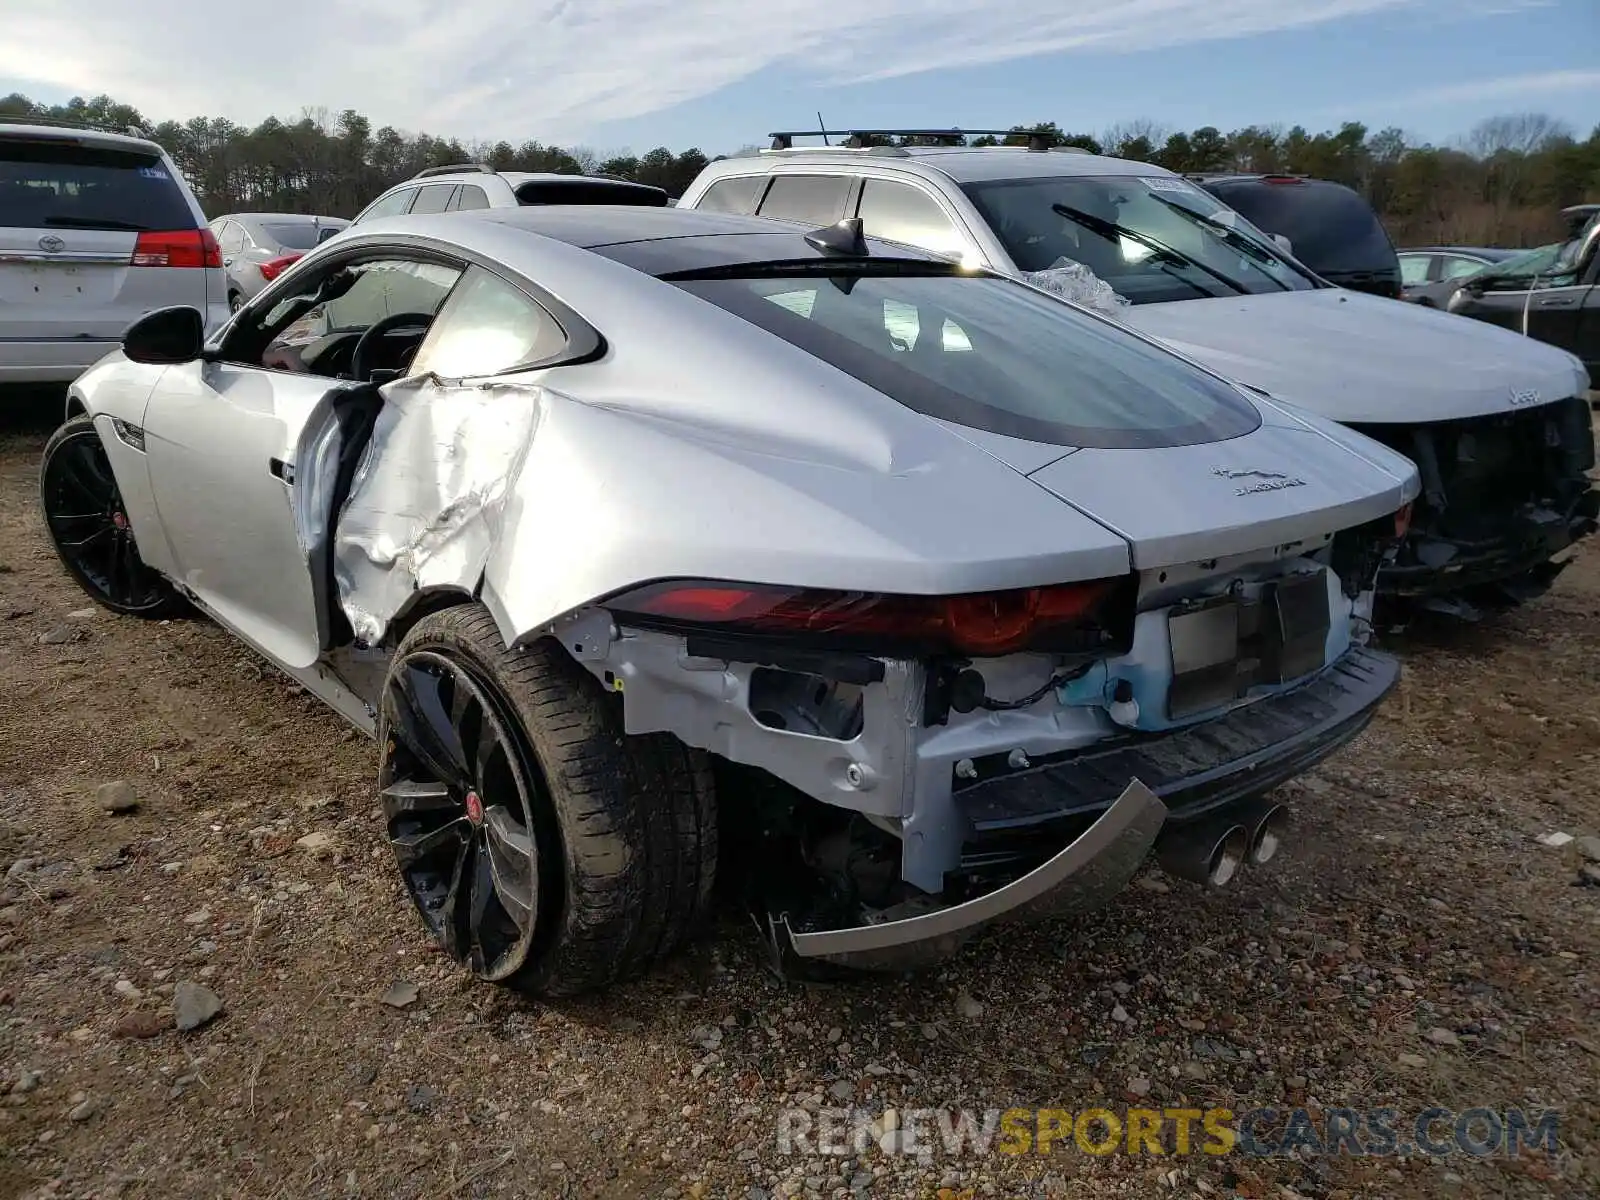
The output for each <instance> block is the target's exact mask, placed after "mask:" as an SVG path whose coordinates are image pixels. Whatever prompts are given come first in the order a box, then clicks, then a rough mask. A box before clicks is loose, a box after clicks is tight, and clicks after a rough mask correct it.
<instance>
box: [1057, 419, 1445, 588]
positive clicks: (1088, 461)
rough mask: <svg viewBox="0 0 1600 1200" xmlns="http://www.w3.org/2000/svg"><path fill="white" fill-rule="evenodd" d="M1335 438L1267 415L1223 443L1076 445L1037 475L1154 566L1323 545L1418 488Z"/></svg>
mask: <svg viewBox="0 0 1600 1200" xmlns="http://www.w3.org/2000/svg"><path fill="white" fill-rule="evenodd" d="M1330 448H1331V447H1330V446H1329V443H1328V440H1327V439H1326V438H1325V437H1324V436H1323V435H1322V434H1320V433H1318V432H1316V431H1315V430H1313V429H1311V428H1308V427H1295V426H1293V425H1290V424H1288V423H1281V424H1279V423H1264V424H1262V425H1261V426H1260V427H1259V428H1258V429H1256V430H1255V432H1253V433H1249V434H1246V435H1245V436H1243V437H1238V438H1232V439H1230V440H1228V441H1224V442H1210V443H1206V444H1202V445H1195V446H1171V447H1157V448H1150V449H1142V450H1137V451H1130V450H1102V449H1082V450H1075V451H1073V452H1072V453H1070V454H1068V455H1066V456H1065V457H1062V458H1058V459H1056V460H1055V461H1054V462H1051V463H1049V464H1047V465H1045V466H1042V467H1039V468H1038V469H1036V470H1033V471H1031V472H1029V475H1028V477H1029V478H1030V479H1032V480H1033V481H1034V482H1035V483H1037V484H1039V485H1040V486H1041V487H1043V488H1045V489H1046V490H1048V491H1049V492H1051V493H1052V494H1054V495H1055V496H1057V497H1059V498H1060V499H1061V500H1063V501H1065V502H1066V503H1068V504H1070V505H1072V507H1074V508H1076V509H1078V510H1079V511H1080V512H1082V513H1083V514H1084V515H1085V516H1088V517H1092V518H1093V519H1094V520H1095V521H1097V522H1099V523H1100V524H1101V525H1104V526H1105V527H1106V528H1108V529H1111V530H1112V531H1113V532H1115V533H1117V534H1119V535H1120V536H1121V537H1123V538H1124V539H1125V540H1126V541H1127V542H1128V545H1129V547H1130V550H1131V553H1132V557H1133V563H1134V566H1135V568H1137V569H1140V570H1145V569H1150V568H1159V567H1166V566H1172V565H1175V564H1179V563H1191V562H1195V561H1199V560H1204V559H1215V558H1224V557H1228V556H1232V555H1238V554H1246V553H1249V552H1252V551H1256V550H1265V549H1268V548H1271V547H1276V546H1282V545H1284V544H1287V543H1293V542H1313V541H1314V542H1316V543H1318V544H1321V543H1323V542H1325V541H1327V540H1328V539H1330V538H1331V536H1332V535H1333V534H1334V533H1336V532H1337V531H1338V530H1340V529H1345V528H1348V527H1350V526H1354V525H1360V524H1363V523H1365V522H1367V521H1372V520H1376V519H1378V518H1381V517H1383V516H1385V515H1386V514H1389V513H1393V512H1395V511H1397V510H1398V509H1400V508H1401V507H1403V506H1404V505H1405V503H1406V502H1407V500H1408V499H1410V496H1411V495H1412V494H1414V493H1415V490H1416V483H1415V475H1414V473H1413V475H1412V476H1411V478H1410V479H1406V478H1403V477H1398V476H1396V475H1394V474H1391V473H1390V472H1389V471H1387V470H1385V469H1383V468H1382V467H1381V466H1379V465H1378V464H1377V463H1374V462H1371V461H1368V460H1367V459H1365V458H1362V457H1358V456H1357V455H1354V454H1349V455H1339V454H1330V453H1329V452H1328V451H1329V450H1330ZM1311 548H1315V547H1311Z"/></svg>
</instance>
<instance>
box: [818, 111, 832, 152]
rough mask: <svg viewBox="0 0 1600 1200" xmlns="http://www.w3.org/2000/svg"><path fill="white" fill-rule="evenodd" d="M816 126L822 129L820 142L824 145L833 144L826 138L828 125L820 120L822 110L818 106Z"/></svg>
mask: <svg viewBox="0 0 1600 1200" xmlns="http://www.w3.org/2000/svg"><path fill="white" fill-rule="evenodd" d="M817 128H818V129H820V130H822V144H823V145H824V146H831V145H833V143H832V142H830V141H829V140H828V126H827V125H826V124H825V123H824V122H823V120H822V110H821V109H820V108H819V109H818V110H817Z"/></svg>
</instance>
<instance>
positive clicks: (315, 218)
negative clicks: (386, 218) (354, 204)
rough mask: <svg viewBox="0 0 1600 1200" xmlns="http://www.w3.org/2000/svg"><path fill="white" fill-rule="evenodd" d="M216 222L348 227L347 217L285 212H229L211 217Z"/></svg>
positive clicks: (348, 220)
mask: <svg viewBox="0 0 1600 1200" xmlns="http://www.w3.org/2000/svg"><path fill="white" fill-rule="evenodd" d="M212 219H213V220H216V221H276V222H279V223H281V224H299V223H305V224H317V225H333V224H340V225H348V224H349V223H350V219H349V218H348V217H324V216H321V215H320V214H318V213H285V212H231V213H223V214H222V215H221V216H220V217H213V218H212Z"/></svg>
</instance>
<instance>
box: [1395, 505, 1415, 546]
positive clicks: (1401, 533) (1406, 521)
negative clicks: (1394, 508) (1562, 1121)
mask: <svg viewBox="0 0 1600 1200" xmlns="http://www.w3.org/2000/svg"><path fill="white" fill-rule="evenodd" d="M1410 531H1411V501H1409V500H1408V501H1406V503H1405V504H1404V505H1402V506H1401V508H1400V511H1398V512H1397V513H1395V514H1394V535H1395V537H1397V538H1403V537H1405V536H1406V534H1407V533H1409V532H1410Z"/></svg>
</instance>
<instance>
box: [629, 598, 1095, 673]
mask: <svg viewBox="0 0 1600 1200" xmlns="http://www.w3.org/2000/svg"><path fill="white" fill-rule="evenodd" d="M1117 582H1118V581H1116V580H1095V581H1092V582H1089V583H1068V584H1058V585H1055V586H1051V587H1036V588H1015V589H1012V590H1010V591H1003V592H973V593H967V594H964V595H957V596H891V595H882V594H879V593H872V592H835V591H826V590H821V589H814V588H787V587H772V586H767V585H761V584H723V583H659V584H652V585H650V586H648V587H645V588H641V589H639V590H638V591H635V592H630V593H629V594H627V595H626V596H622V597H619V598H618V599H617V600H615V601H614V602H613V603H612V604H611V605H610V607H613V608H615V609H616V610H618V611H619V612H623V613H628V614H632V615H635V616H640V617H649V618H654V619H656V620H660V621H669V622H684V623H688V624H696V625H699V624H705V625H718V626H730V627H735V628H737V629H740V630H742V631H745V632H750V633H771V634H811V635H829V634H831V635H835V636H846V637H852V638H856V637H875V638H882V639H884V640H886V641H892V642H900V643H908V642H916V643H925V644H937V645H939V646H942V647H946V648H948V649H951V650H955V651H958V652H960V653H963V654H972V655H980V656H985V655H997V654H1012V653H1015V652H1016V651H1018V650H1023V649H1026V648H1027V647H1029V646H1032V645H1035V644H1037V643H1039V642H1040V641H1041V640H1042V639H1045V638H1047V637H1048V635H1049V634H1050V633H1051V632H1052V631H1057V630H1063V629H1066V628H1071V627H1075V626H1082V625H1084V624H1085V623H1086V622H1088V621H1090V620H1091V619H1092V618H1093V616H1094V614H1095V612H1096V610H1097V608H1098V607H1099V604H1100V602H1101V601H1102V600H1104V599H1105V598H1106V596H1107V595H1108V594H1109V593H1110V592H1111V590H1112V589H1113V588H1114V587H1115V586H1116V584H1117Z"/></svg>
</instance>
